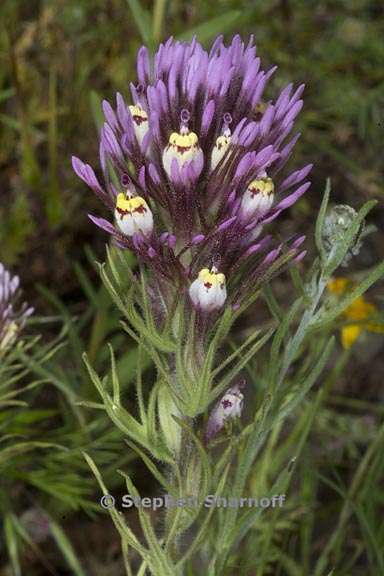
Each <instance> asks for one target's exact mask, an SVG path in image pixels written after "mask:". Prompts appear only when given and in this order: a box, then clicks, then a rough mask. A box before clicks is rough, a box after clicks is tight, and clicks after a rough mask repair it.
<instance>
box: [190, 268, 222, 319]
mask: <svg viewBox="0 0 384 576" xmlns="http://www.w3.org/2000/svg"><path fill="white" fill-rule="evenodd" d="M189 295H190V297H191V300H192V302H193V304H194V305H195V306H196V308H199V309H201V310H203V311H205V312H210V311H212V310H217V309H219V308H221V307H222V306H223V305H224V302H225V300H226V298H227V290H226V287H225V276H224V274H221V273H220V272H218V270H217V268H216V267H215V266H212V268H211V270H208V268H203V270H201V271H200V272H199V276H198V277H197V278H196V280H195V281H194V282H192V284H191V286H190V288H189Z"/></svg>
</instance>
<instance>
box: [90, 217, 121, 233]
mask: <svg viewBox="0 0 384 576" xmlns="http://www.w3.org/2000/svg"><path fill="white" fill-rule="evenodd" d="M88 218H89V219H90V220H91V221H92V222H93V223H94V224H96V226H98V227H99V228H101V229H102V230H104V231H105V232H108V234H115V233H116V230H115V227H114V226H113V224H111V223H110V222H108V220H105V218H98V217H97V216H93V214H88Z"/></svg>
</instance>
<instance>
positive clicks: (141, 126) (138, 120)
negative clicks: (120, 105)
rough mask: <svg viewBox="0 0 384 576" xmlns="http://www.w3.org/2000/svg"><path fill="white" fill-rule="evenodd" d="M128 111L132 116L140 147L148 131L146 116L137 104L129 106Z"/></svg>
mask: <svg viewBox="0 0 384 576" xmlns="http://www.w3.org/2000/svg"><path fill="white" fill-rule="evenodd" d="M129 111H130V113H131V116H132V120H133V126H134V129H135V134H136V138H137V141H138V143H139V145H140V146H141V143H142V141H143V139H144V136H145V135H146V133H147V132H148V130H149V124H148V114H147V113H146V111H145V110H144V109H143V108H142V107H141V106H139V105H137V104H136V105H135V106H129Z"/></svg>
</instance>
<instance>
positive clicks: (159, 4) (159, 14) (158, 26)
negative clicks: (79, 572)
mask: <svg viewBox="0 0 384 576" xmlns="http://www.w3.org/2000/svg"><path fill="white" fill-rule="evenodd" d="M166 4H167V0H156V2H155V7H154V10H153V28H152V32H153V39H154V41H155V43H157V42H159V41H160V40H161V36H162V32H163V22H164V13H165V7H166Z"/></svg>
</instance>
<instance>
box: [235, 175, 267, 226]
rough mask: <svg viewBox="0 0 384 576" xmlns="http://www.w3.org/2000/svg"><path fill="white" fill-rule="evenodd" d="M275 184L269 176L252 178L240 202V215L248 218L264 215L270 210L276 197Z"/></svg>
mask: <svg viewBox="0 0 384 576" xmlns="http://www.w3.org/2000/svg"><path fill="white" fill-rule="evenodd" d="M274 191H275V185H274V183H273V180H272V178H269V177H268V176H265V177H262V178H257V179H256V180H252V182H251V183H250V184H249V185H248V188H247V189H246V191H245V193H244V195H243V198H242V200H241V204H240V216H241V217H242V218H244V219H246V220H248V219H250V218H253V217H254V216H264V214H266V213H267V212H268V210H270V208H271V207H272V204H273V199H274Z"/></svg>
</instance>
